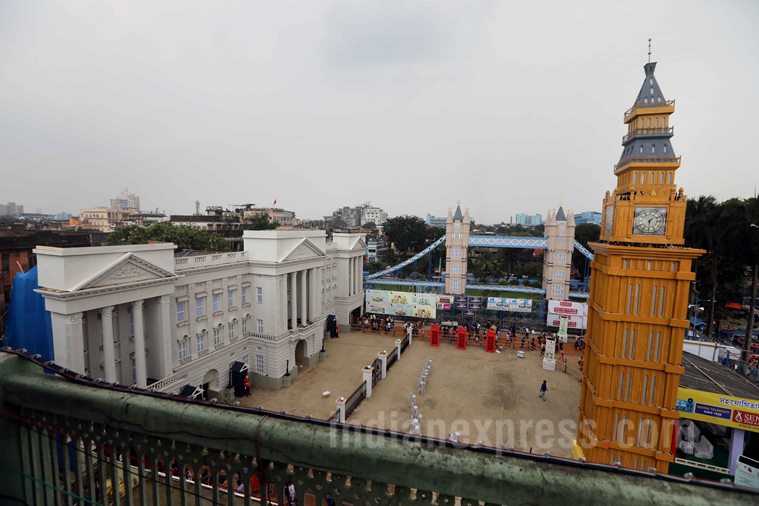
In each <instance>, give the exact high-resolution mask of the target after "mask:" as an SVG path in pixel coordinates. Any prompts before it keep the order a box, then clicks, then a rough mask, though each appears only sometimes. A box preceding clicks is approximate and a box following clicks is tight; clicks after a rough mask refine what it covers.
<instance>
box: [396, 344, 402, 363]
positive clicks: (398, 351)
mask: <svg viewBox="0 0 759 506" xmlns="http://www.w3.org/2000/svg"><path fill="white" fill-rule="evenodd" d="M395 349H396V350H397V352H396V353H397V355H398V361H400V360H401V340H400V339H396V340H395Z"/></svg>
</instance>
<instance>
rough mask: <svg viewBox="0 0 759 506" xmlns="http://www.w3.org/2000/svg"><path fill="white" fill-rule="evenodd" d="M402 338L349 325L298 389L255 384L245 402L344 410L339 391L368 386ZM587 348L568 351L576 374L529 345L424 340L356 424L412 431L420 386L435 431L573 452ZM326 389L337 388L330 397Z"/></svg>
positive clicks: (324, 412) (425, 415)
mask: <svg viewBox="0 0 759 506" xmlns="http://www.w3.org/2000/svg"><path fill="white" fill-rule="evenodd" d="M394 342H395V337H393V336H385V335H376V334H362V333H360V332H353V333H346V332H343V333H341V334H340V338H338V339H328V340H326V341H325V348H326V350H327V357H326V360H325V361H324V362H321V363H319V364H318V365H317V366H316V367H312V368H310V369H302V370H301V373H300V374H299V375H298V377H297V378H295V380H294V381H293V384H292V385H291V386H290V387H288V388H283V389H281V390H264V389H254V391H253V393H252V395H251V397H248V398H244V399H242V400H241V402H242V403H243V405H245V406H253V407H257V406H260V407H263V408H265V409H270V410H273V411H287V412H288V413H291V414H295V415H299V416H312V417H314V418H321V419H326V418H328V417H329V416H330V415H331V413H332V412H333V411H334V410H335V399H337V398H338V397H340V396H341V395H342V396H346V397H347V396H348V395H349V394H350V393H351V392H352V391H353V390H354V389H355V388H356V387H357V386H359V384H360V383H361V381H362V374H361V368H362V367H363V366H365V365H369V364H370V363H371V362H372V361H373V360H374V358H376V356H377V353H378V352H380V351H382V350H387V351H388V352H389V351H391V350H392V349H393V346H394ZM568 348H571V345H570V346H568ZM578 356H579V354H578V353H577V352H574V350H568V359H567V361H568V367H567V372H564V367H563V366H561V367H560V366H559V364H558V363H557V370H556V371H545V370H543V368H542V365H541V364H542V359H541V357H540V353H538V352H530V351H528V352H526V357H525V358H523V359H521V358H517V356H516V351H514V350H504V351H503V352H502V353H486V352H485V351H484V349H483V348H481V347H475V346H470V347H469V348H467V349H466V350H457V349H456V347H455V346H454V345H452V344H449V343H441V345H440V347H437V348H433V347H430V345H429V343H428V342H426V341H423V340H419V339H415V340H414V343H413V345H412V346H410V347H409V348H407V349H406V351H405V352H404V354H403V355H402V357H401V360H400V361H399V362H397V363H396V364H395V365H394V366H393V367H392V368H391V369H390V370H389V371H388V376H387V378H386V379H384V380H381V381H380V382H379V383H378V384H377V385H376V386H375V387H374V389H373V394H372V397H371V398H369V399H366V400H365V401H364V402H362V403H361V404H360V405H359V406H358V408H357V409H356V410H355V411H354V412H353V414H352V415H351V416H350V417H349V418H348V420H347V422H348V423H354V424H361V425H366V426H370V427H378V428H389V429H393V430H399V431H403V432H408V430H409V424H410V399H409V395H410V394H411V393H415V394H417V404H418V406H419V411H420V413H421V414H422V434H424V435H426V436H432V437H438V438H443V439H445V438H447V437H448V435H449V434H450V433H451V432H454V431H455V432H458V433H459V434H460V441H461V442H465V443H480V444H484V445H487V446H493V447H496V448H515V449H519V450H524V451H530V450H531V451H532V452H533V453H546V452H549V453H551V454H553V455H559V456H566V457H568V456H570V451H571V440H572V439H573V438H574V437H575V431H576V424H577V407H578V405H579V403H580V383H579V381H578V372H579V371H578V367H577V358H578ZM427 359H432V374H431V376H430V379H429V382H428V385H427V389H426V392H425V393H424V394H418V392H417V391H416V390H417V379H418V377H419V374H420V372H421V370H422V368H423V366H424V364H425V363H426V361H427ZM544 379H545V380H547V381H548V393H547V396H546V400H545V401H542V400H540V399H539V398H538V393H539V388H540V384H541V382H542V381H543V380H544ZM326 390H329V391H330V392H331V394H330V396H329V397H327V398H324V397H322V392H324V391H326Z"/></svg>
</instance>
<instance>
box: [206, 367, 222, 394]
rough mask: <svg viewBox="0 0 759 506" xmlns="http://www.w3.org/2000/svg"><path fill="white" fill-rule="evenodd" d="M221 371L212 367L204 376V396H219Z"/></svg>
mask: <svg viewBox="0 0 759 506" xmlns="http://www.w3.org/2000/svg"><path fill="white" fill-rule="evenodd" d="M218 392H219V371H217V370H216V369H211V370H210V371H208V372H207V373H206V375H205V376H203V398H204V399H206V400H208V399H212V398H214V397H218Z"/></svg>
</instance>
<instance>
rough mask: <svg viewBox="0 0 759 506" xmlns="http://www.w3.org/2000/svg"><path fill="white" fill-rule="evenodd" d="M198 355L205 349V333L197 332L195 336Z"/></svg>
mask: <svg viewBox="0 0 759 506" xmlns="http://www.w3.org/2000/svg"><path fill="white" fill-rule="evenodd" d="M195 338H196V341H195V342H196V343H197V348H198V353H200V352H202V351H203V350H205V349H206V333H205V332H198V333H197V334H196V335H195Z"/></svg>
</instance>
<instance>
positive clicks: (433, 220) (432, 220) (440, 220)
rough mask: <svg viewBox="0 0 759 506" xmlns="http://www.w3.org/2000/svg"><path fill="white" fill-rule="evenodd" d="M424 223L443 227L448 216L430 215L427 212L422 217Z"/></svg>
mask: <svg viewBox="0 0 759 506" xmlns="http://www.w3.org/2000/svg"><path fill="white" fill-rule="evenodd" d="M424 221H425V223H427V225H429V226H431V227H435V228H445V226H446V223H447V222H448V218H446V217H445V216H432V215H431V214H429V213H427V216H425V218H424Z"/></svg>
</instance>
